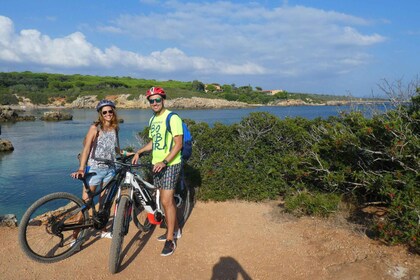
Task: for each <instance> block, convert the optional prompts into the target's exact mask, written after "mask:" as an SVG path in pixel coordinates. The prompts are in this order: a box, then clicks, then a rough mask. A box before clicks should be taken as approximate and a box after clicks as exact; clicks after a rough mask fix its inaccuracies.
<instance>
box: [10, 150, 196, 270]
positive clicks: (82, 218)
mask: <svg viewBox="0 0 420 280" xmlns="http://www.w3.org/2000/svg"><path fill="white" fill-rule="evenodd" d="M131 159H132V156H128V157H122V158H121V159H119V160H117V161H115V162H114V163H115V164H116V166H117V168H116V174H115V176H114V177H113V178H112V179H111V181H110V182H108V183H107V184H106V186H104V187H103V188H101V189H99V190H98V191H96V192H91V191H90V189H89V188H88V187H87V184H86V180H85V178H81V180H82V181H83V185H84V188H85V191H86V192H87V194H88V200H87V201H86V202H84V201H82V199H80V198H79V197H77V196H75V195H73V194H70V193H66V192H58V193H52V194H49V195H46V196H44V197H42V198H40V199H39V200H37V201H35V202H34V203H33V204H32V205H31V206H30V207H29V208H28V210H27V211H26V212H25V214H24V215H23V217H22V219H21V222H20V224H19V233H18V235H19V243H20V246H21V248H22V250H23V252H24V253H25V254H26V255H27V256H28V257H29V258H31V259H33V260H35V261H38V262H44V263H51V262H57V261H60V260H63V259H65V258H67V257H69V256H70V255H72V254H73V253H74V252H75V251H76V250H78V248H79V247H80V245H81V244H82V243H83V241H84V239H85V236H86V233H87V230H88V229H90V228H94V229H97V230H100V229H103V228H104V227H105V226H106V225H107V223H108V221H109V219H110V212H111V208H112V205H113V203H114V198H115V197H117V199H116V200H115V201H116V203H117V206H116V211H117V212H118V209H119V208H120V207H122V206H121V205H127V202H126V198H125V196H124V191H123V190H124V189H126V187H127V182H128V181H127V178H126V177H127V174H131V175H133V176H135V177H136V178H137V180H139V179H138V178H142V177H141V176H139V175H138V174H137V173H135V172H133V170H132V169H133V168H135V167H141V166H143V167H144V166H145V165H139V164H138V165H132V164H131ZM104 161H106V160H104ZM131 175H130V176H131ZM142 180H144V179H142ZM147 184H149V183H148V182H146V181H144V182H142V183H141V184H139V183H137V185H138V186H139V188H136V189H137V190H142V191H141V192H139V191H136V192H135V193H136V195H135V196H131V198H133V201H134V202H135V203H132V204H131V205H130V206H132V208H130V209H131V210H130V211H131V213H132V214H131V217H132V219H133V221H134V223H135V225H136V226H137V227H138V228H139V229H140V230H143V231H148V230H150V228H151V227H152V224H151V223H150V222H149V219H148V215H150V214H152V215H153V217H156V219H159V217H160V216H161V217H162V218H163V212H162V211H160V210H159V209H160V204H159V202H158V201H157V200H156V190H153V191H152V189H153V188H154V187H152V188H151V189H150V190H146V188H145V186H146V185H147ZM140 185H141V187H140ZM149 185H150V186H152V185H151V184H149ZM103 192H104V195H103V199H102V203H101V205H99V208H98V210H96V207H95V202H94V198H95V197H97V196H98V195H100V194H101V193H103ZM177 196H179V194H177ZM182 196H183V197H186V196H188V198H187V199H185V200H183V201H184V203H182V205H180V208H182V209H184V211H182V210H181V211H180V212H182V214H180V215H182V217H183V218H182V219H179V220H180V222H181V223H183V222H184V221H185V220H184V217H185V219H186V217H188V215H189V212H190V195H189V190H188V191H187V192H185V191H184V192H183V194H182ZM121 197H122V198H121ZM142 201H143V202H142ZM146 201H147V203H148V204H145V203H144V202H146ZM152 201H153V202H152ZM187 203H188V205H186V204H187ZM122 209H126V207H124V208H122ZM145 210H146V211H149V212H152V213H149V212H146V211H145ZM125 211H126V210H125ZM119 212H120V213H121V212H122V210H121V211H119ZM125 213H126V214H125V216H127V215H128V212H125ZM114 216H115V214H114ZM120 220H121V219H118V223H117V219H116V217H114V226H113V228H114V232H116V231H115V228H117V231H118V232H119V231H120V230H119V229H118V225H117V224H120V223H121V222H120ZM125 220H126V219H125ZM75 231H78V232H79V233H78V236H77V239H76V240H75V242H73V238H72V237H73V233H74V232H75ZM127 232H128V227H127ZM113 239H114V238H113ZM112 243H114V241H113V242H112ZM121 244H122V241H121ZM111 247H115V245H112V246H111ZM111 251H112V250H111ZM115 271H116V269H115Z"/></svg>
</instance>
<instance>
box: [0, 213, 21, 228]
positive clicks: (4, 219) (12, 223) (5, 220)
mask: <svg viewBox="0 0 420 280" xmlns="http://www.w3.org/2000/svg"><path fill="white" fill-rule="evenodd" d="M17 225H18V224H17V218H16V215H15V214H6V215H0V227H17Z"/></svg>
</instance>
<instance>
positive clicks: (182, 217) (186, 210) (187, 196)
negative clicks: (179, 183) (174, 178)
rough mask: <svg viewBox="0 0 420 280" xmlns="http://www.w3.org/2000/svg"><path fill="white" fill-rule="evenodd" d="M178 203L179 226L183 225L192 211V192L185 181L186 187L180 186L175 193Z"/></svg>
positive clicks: (176, 202)
mask: <svg viewBox="0 0 420 280" xmlns="http://www.w3.org/2000/svg"><path fill="white" fill-rule="evenodd" d="M174 198H175V204H176V208H177V209H176V216H177V219H178V226H179V227H183V226H184V224H185V223H186V221H187V219H188V217H189V215H190V212H191V192H190V188H189V187H188V185H187V184H186V182H184V188H183V189H182V190H181V188H180V187H179V188H178V189H177V191H176V192H175V195H174Z"/></svg>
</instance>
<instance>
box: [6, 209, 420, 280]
mask: <svg viewBox="0 0 420 280" xmlns="http://www.w3.org/2000/svg"><path fill="white" fill-rule="evenodd" d="M163 232H164V229H160V228H156V229H155V230H154V231H152V232H150V233H148V234H146V235H144V234H138V232H137V231H136V230H135V227H134V226H132V227H130V232H129V235H128V236H127V237H126V239H125V244H124V246H125V247H124V249H123V254H124V259H123V261H122V266H121V269H120V271H119V273H117V274H115V275H112V274H110V273H109V272H108V256H109V247H110V240H109V239H99V238H97V237H91V238H90V239H89V240H88V241H86V242H85V244H84V246H83V247H82V250H81V251H80V252H78V253H76V254H75V255H73V256H71V257H70V258H68V259H66V260H64V261H61V262H58V263H53V264H41V263H36V262H33V261H31V260H29V259H28V258H27V257H26V256H25V255H24V254H23V253H22V252H21V250H20V248H19V245H18V242H17V229H9V228H1V229H0V248H1V251H0V278H1V279H37V280H40V279H124V280H126V279H142V280H145V279H369V280H373V279H420V256H416V255H410V254H408V253H407V252H406V250H405V249H404V248H402V247H386V246H383V245H381V244H379V243H378V242H375V241H372V240H370V239H369V238H367V237H366V236H363V235H362V234H360V233H357V232H356V231H354V230H351V228H350V227H349V226H347V225H345V223H343V222H341V223H340V222H337V221H334V222H328V221H325V220H320V219H313V218H302V219H294V218H291V217H289V216H287V215H285V214H281V213H280V208H279V207H278V205H277V203H274V202H270V203H261V204H259V203H245V202H224V203H202V202H200V203H197V205H196V206H195V208H194V210H193V212H192V214H191V217H190V219H189V220H188V222H187V224H186V226H185V228H184V231H183V236H182V238H181V239H180V240H179V241H178V248H177V250H176V252H175V254H174V255H172V256H170V257H161V256H160V251H161V249H162V245H163V244H162V243H161V242H158V241H156V237H157V236H158V235H160V234H162V233H163Z"/></svg>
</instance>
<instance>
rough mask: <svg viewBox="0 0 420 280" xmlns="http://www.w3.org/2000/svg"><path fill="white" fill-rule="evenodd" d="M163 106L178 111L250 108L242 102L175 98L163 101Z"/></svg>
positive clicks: (249, 105)
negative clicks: (177, 109)
mask: <svg viewBox="0 0 420 280" xmlns="http://www.w3.org/2000/svg"><path fill="white" fill-rule="evenodd" d="M165 106H166V107H168V108H179V109H220V108H244V107H252V106H255V105H251V104H248V103H244V102H238V101H227V100H225V99H209V98H200V97H192V98H176V99H171V100H167V101H165Z"/></svg>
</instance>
